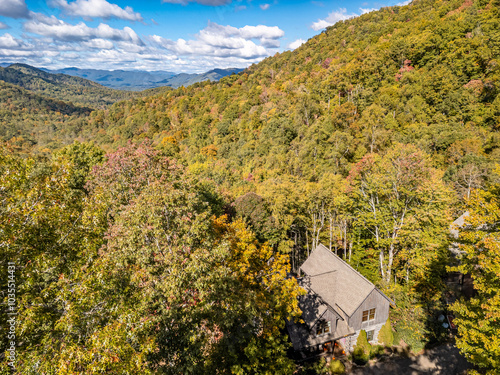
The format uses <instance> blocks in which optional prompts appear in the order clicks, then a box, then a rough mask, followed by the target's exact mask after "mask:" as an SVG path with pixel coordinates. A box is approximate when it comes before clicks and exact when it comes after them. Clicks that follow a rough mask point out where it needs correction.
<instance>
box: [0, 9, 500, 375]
mask: <svg viewBox="0 0 500 375" xmlns="http://www.w3.org/2000/svg"><path fill="white" fill-rule="evenodd" d="M499 64H500V1H499V0H414V1H413V2H412V3H411V4H410V5H407V6H396V7H390V8H383V9H381V10H379V11H374V12H371V13H368V14H364V15H362V16H360V17H357V18H354V19H351V20H347V21H341V22H338V23H337V24H335V25H334V26H332V27H329V28H328V29H327V30H325V31H324V32H322V33H321V34H319V35H317V36H316V37H314V38H312V39H311V40H309V41H308V42H307V43H305V44H304V45H302V46H301V47H299V48H298V49H297V50H295V51H288V52H284V53H282V54H277V55H276V56H273V57H270V58H267V59H266V60H264V61H262V62H261V63H259V64H256V65H253V66H251V67H250V68H248V69H246V70H245V71H244V72H242V73H239V74H238V75H232V76H229V77H225V78H223V79H221V80H220V81H219V82H216V83H210V82H204V83H197V84H194V85H192V86H189V87H187V88H184V87H182V88H179V89H176V90H168V91H163V90H162V91H160V92H153V93H151V95H150V96H144V97H141V98H133V99H130V100H125V101H121V102H118V103H115V104H112V105H110V106H108V107H106V108H104V109H99V110H96V111H93V112H91V113H90V115H88V116H86V114H85V111H86V110H85V109H84V108H80V107H74V106H71V107H68V108H67V109H66V111H67V115H68V120H67V121H68V125H67V127H66V122H64V123H62V124H61V126H55V128H54V134H53V135H52V136H53V137H57V139H59V140H61V141H62V143H65V142H66V141H67V139H68V136H66V135H68V134H69V135H71V136H72V134H74V137H75V139H78V140H80V141H93V142H94V143H78V142H76V143H74V144H72V145H68V146H66V147H65V148H63V149H61V150H59V151H57V152H54V153H53V154H52V155H45V156H30V157H24V158H22V157H19V156H17V155H14V154H15V152H14V151H15V150H14V149H13V148H12V147H13V146H12V145H13V144H12V142H10V143H7V144H6V145H5V146H4V147H3V149H2V153H1V154H0V158H1V159H0V160H1V164H0V168H1V169H0V172H1V173H0V176H1V178H2V179H1V180H0V184H1V185H0V186H1V187H2V189H0V194H1V195H0V199H1V203H2V205H0V215H1V218H2V220H1V221H0V222H2V223H3V224H2V225H3V226H2V227H1V230H2V233H3V238H4V240H2V241H3V242H1V246H2V248H4V249H6V250H5V252H4V253H5V254H6V255H5V259H7V258H8V259H16V262H17V264H19V265H22V266H20V268H21V269H22V272H23V275H24V276H23V277H24V281H23V282H22V283H21V282H20V283H21V284H20V286H19V298H20V307H19V314H20V315H19V316H20V318H19V319H20V321H21V324H22V326H21V327H22V328H21V332H22V335H23V339H22V348H21V349H22V350H21V351H20V352H22V353H23V354H22V355H21V357H20V359H19V364H20V368H22V369H23V371H22V372H21V373H26V374H28V373H33V374H35V373H51V371H53V369H57V371H56V370H54V371H53V373H65V374H73V373H89V374H91V373H99V372H107V373H131V374H147V373H152V374H156V373H158V374H159V373H166V374H170V373H172V374H177V373H179V374H180V373H183V374H185V373H193V374H197V373H200V374H203V373H236V374H245V373H254V374H261V373H268V374H290V373H293V372H294V365H293V363H292V362H291V361H290V360H289V359H288V358H287V356H286V348H287V342H286V338H285V336H284V335H283V332H282V331H281V330H282V329H283V327H284V323H283V322H284V319H285V318H289V319H291V318H293V317H297V316H298V313H299V312H298V310H297V296H298V295H299V294H300V293H302V291H301V290H300V288H298V286H297V284H296V282H295V279H293V278H287V277H286V275H287V272H291V273H292V274H293V273H294V272H295V271H296V270H297V268H298V266H300V264H301V262H302V261H303V260H304V259H305V257H307V255H308V254H309V253H310V251H311V249H313V248H314V247H315V246H316V245H317V244H318V243H319V242H322V243H324V244H325V245H326V246H327V247H329V248H330V249H331V250H332V251H334V252H335V253H337V254H338V255H339V256H341V257H342V258H344V259H345V260H346V261H347V262H349V263H350V264H351V265H352V266H353V267H354V268H355V269H357V270H358V271H360V272H361V273H362V274H363V275H365V276H366V277H367V278H369V279H370V280H371V281H373V282H374V283H375V284H376V285H377V286H378V287H380V288H381V289H382V290H383V291H384V293H385V294H387V295H388V296H390V298H391V299H392V300H393V301H394V302H395V303H396V306H397V307H396V308H394V309H393V310H392V311H391V321H392V327H393V328H394V329H395V332H396V340H397V341H396V342H399V340H400V339H403V340H404V341H405V342H406V343H407V344H409V345H410V347H411V348H412V350H414V351H415V352H418V351H419V350H420V349H422V348H424V347H425V346H426V345H432V344H435V343H439V342H442V341H443V340H446V339H447V338H448V333H447V331H446V330H445V329H444V328H443V327H442V325H441V322H438V320H437V316H439V315H440V314H441V313H442V312H443V311H444V309H445V308H446V306H445V298H444V297H445V294H446V293H448V291H447V289H446V285H445V282H444V280H445V277H446V274H447V272H449V270H450V268H448V267H449V266H456V263H454V261H457V260H456V259H455V260H454V259H452V257H451V253H450V251H449V246H450V241H451V240H450V237H449V228H450V223H451V222H452V221H453V220H454V219H455V218H456V217H458V216H459V215H460V214H461V213H463V212H464V211H465V210H469V212H470V213H471V221H470V222H471V224H473V226H471V227H468V232H466V233H465V234H463V236H462V238H461V239H460V240H458V241H461V242H463V249H464V251H465V255H464V256H463V259H462V263H461V264H460V265H459V268H456V269H460V270H461V271H464V272H465V271H466V272H469V273H472V274H475V280H477V283H476V284H475V288H476V294H475V296H474V298H473V299H471V300H470V301H458V302H457V303H456V304H455V305H454V307H453V309H454V310H455V312H456V314H457V321H461V322H462V323H463V326H462V327H468V328H467V329H468V332H470V334H467V333H468V332H465V331H459V332H460V333H461V335H460V336H459V339H458V340H459V344H458V345H459V347H460V348H461V349H462V350H463V352H464V353H465V354H466V355H467V358H468V359H469V360H470V361H471V362H472V363H474V364H476V365H478V366H482V367H483V368H484V369H485V371H488V370H489V371H495V369H496V368H497V365H498V363H499V362H498V361H499V358H500V353H499V352H498V345H496V344H497V343H498V339H497V336H498V335H497V333H498V330H499V329H500V323H499V321H498V303H497V302H498V285H497V283H498V279H499V278H500V272H499V268H498V265H499V264H500V263H499V262H498V259H500V257H499V252H498V248H499V247H498V239H497V238H496V237H495V235H496V233H497V232H498V229H497V228H496V227H497V226H498V215H499V209H498V206H499V204H498V193H499V188H498V181H499V177H498V176H499V174H498V173H499V172H498V169H495V168H496V165H497V164H498V163H499V161H500V160H499V159H500V136H499V134H498V128H499V126H500V96H499V87H500V86H499V85H500V65H499ZM30 82H31V81H30ZM5 87H6V89H9V90H11V91H12V90H14V88H13V87H11V86H9V85H7V86H5ZM30 88H31V89H32V87H31V86H30ZM6 92H7V91H6ZM12 95H13V97H14V96H15V95H14V94H12ZM47 105H48V104H47ZM20 107H21V105H20V104H19V105H16V104H15V103H14V104H13V108H12V110H15V111H21V113H24V112H23V111H24V110H22V109H18V108H20ZM50 108H51V109H50V110H51V111H54V110H55V109H56V107H50ZM57 108H59V107H57ZM81 111H83V112H81ZM59 112H61V111H59ZM56 113H57V111H56ZM61 113H65V112H64V111H63V112H61ZM81 116H86V117H85V121H84V123H83V124H82V122H81V121H82V117H81ZM70 119H71V120H70ZM47 121H53V120H49V119H48V120H47ZM69 123H71V124H69ZM73 124H78V125H73ZM5 129H7V130H6V131H8V127H6V128H5ZM62 135H64V136H62ZM35 149H36V147H35ZM105 152H108V154H107V155H105ZM12 170H15V171H17V176H19V177H13V174H12V173H10V171H12ZM495 171H496V172H495ZM481 223H488V224H489V225H488V226H482V225H481ZM479 229H480V231H479ZM483 232H484V233H483ZM485 233H486V234H485ZM482 241H483V242H482ZM495 241H496V242H495ZM478 248H480V249H485V252H482V250H481V251H479V250H478ZM3 260H4V259H3ZM4 264H6V262H2V267H6V266H4ZM480 270H485V271H484V272H481V271H480ZM2 272H5V273H6V272H7V271H6V270H4V269H2ZM486 304H487V305H488V307H489V309H490V310H491V311H492V313H491V314H485V313H484V312H482V313H481V312H480V311H481V306H486ZM481 314H482V315H481ZM466 323H467V324H466ZM463 329H465V328H460V327H459V330H463ZM478 337H480V339H478ZM483 344H484V345H483ZM484 347H487V348H489V349H488V350H489V351H487V352H486V353H485V350H484V349H482V348H484ZM4 350H5V348H3V347H2V351H4Z"/></svg>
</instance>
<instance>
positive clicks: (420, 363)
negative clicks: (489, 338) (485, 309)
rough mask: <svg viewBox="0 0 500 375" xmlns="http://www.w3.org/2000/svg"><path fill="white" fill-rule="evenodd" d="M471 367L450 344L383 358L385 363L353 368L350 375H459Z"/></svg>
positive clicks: (379, 362)
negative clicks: (417, 352)
mask: <svg viewBox="0 0 500 375" xmlns="http://www.w3.org/2000/svg"><path fill="white" fill-rule="evenodd" d="M471 367H472V366H471V365H470V364H469V363H468V362H467V361H466V360H465V358H464V357H463V356H461V355H460V353H459V352H458V349H457V348H456V347H455V346H454V345H452V344H446V345H442V346H439V347H436V348H434V349H430V350H426V351H425V353H424V354H420V355H418V356H410V357H407V358H405V357H392V358H385V361H378V362H375V363H369V364H367V365H366V366H364V367H362V368H361V367H360V368H353V369H352V370H351V371H350V372H349V374H351V375H382V374H384V375H385V374H397V375H420V374H433V375H461V374H465V371H466V370H467V369H468V368H471Z"/></svg>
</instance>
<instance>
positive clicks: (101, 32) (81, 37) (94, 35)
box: [24, 13, 143, 45]
mask: <svg viewBox="0 0 500 375" xmlns="http://www.w3.org/2000/svg"><path fill="white" fill-rule="evenodd" d="M24 29H25V30H26V31H28V32H30V33H34V34H38V35H43V36H46V37H50V38H54V39H56V40H61V41H66V42H81V41H89V40H92V39H108V40H112V41H125V42H132V43H135V44H137V45H142V44H143V42H142V40H141V39H140V38H139V36H138V35H137V34H136V33H135V31H134V30H132V29H131V28H130V27H128V26H127V27H124V28H123V29H122V30H120V29H114V28H112V27H111V26H109V25H107V24H104V23H101V24H99V26H97V27H94V28H93V27H89V26H87V25H86V24H85V23H83V22H80V23H78V24H76V25H72V24H69V23H66V22H64V21H61V20H59V19H57V18H56V17H55V16H50V17H48V16H45V15H43V14H40V13H32V18H31V19H30V20H28V21H27V22H26V23H25V24H24Z"/></svg>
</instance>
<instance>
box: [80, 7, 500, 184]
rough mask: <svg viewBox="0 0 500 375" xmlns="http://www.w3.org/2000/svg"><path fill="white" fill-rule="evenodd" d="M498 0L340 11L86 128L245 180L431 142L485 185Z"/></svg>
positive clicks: (312, 170) (315, 171) (497, 109)
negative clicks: (303, 32) (280, 46)
mask: <svg viewBox="0 0 500 375" xmlns="http://www.w3.org/2000/svg"><path fill="white" fill-rule="evenodd" d="M498 3H499V2H498V0H491V1H485V0H476V1H471V0H465V1H464V0H449V1H444V0H438V1H433V0H415V1H414V2H413V3H411V4H410V5H408V6H403V7H397V6H396V7H391V8H383V9H381V10H380V11H375V12H371V13H369V14H365V15H362V16H360V17H358V18H355V19H351V20H348V21H343V22H342V21H341V22H338V23H337V24H336V25H334V26H332V27H329V28H328V29H327V30H326V31H325V32H323V33H321V34H319V35H318V36H316V37H314V38H312V39H311V40H309V41H308V42H307V43H306V44H304V45H303V46H301V47H300V48H298V49H297V50H295V51H293V52H290V51H287V52H284V53H282V54H280V55H277V56H274V57H270V58H268V59H266V60H264V61H263V62H261V63H259V64H256V65H254V66H252V67H250V68H249V69H247V70H246V71H245V72H243V73H240V74H239V75H235V76H231V77H226V78H223V79H221V81H220V82H218V83H202V84H196V85H194V86H191V87H188V88H180V89H177V90H173V91H171V92H166V93H164V94H160V95H157V96H152V97H150V98H147V99H145V100H133V101H127V102H122V103H119V104H115V105H114V106H113V107H112V108H110V110H109V111H106V112H95V113H94V114H93V115H92V118H91V122H90V124H89V127H88V128H86V129H85V132H86V137H89V138H96V139H98V140H99V142H101V143H102V144H107V145H108V147H116V146H118V145H122V144H125V142H126V140H128V139H136V140H140V139H143V138H145V137H149V138H152V139H154V140H155V142H157V143H158V144H159V143H161V142H163V144H167V146H168V145H171V146H168V147H170V149H171V150H173V151H172V152H175V155H176V156H177V157H180V158H183V159H185V160H187V162H188V163H190V164H196V165H197V167H196V168H197V170H198V172H199V173H202V174H203V173H205V174H207V175H209V176H211V177H212V178H214V179H216V180H218V181H221V183H226V184H227V186H231V187H232V188H234V187H235V186H242V187H244V186H247V187H244V188H243V189H244V190H247V189H251V186H252V184H253V183H252V182H251V181H249V177H248V176H249V175H252V176H253V179H254V180H258V181H264V180H267V179H269V178H272V177H273V176H282V175H292V176H296V177H299V178H303V179H305V180H309V181H316V180H318V179H319V178H321V177H322V176H323V175H325V174H326V173H333V174H341V175H344V176H345V175H347V173H348V172H349V171H350V169H351V167H352V165H353V164H354V163H356V162H357V161H359V160H360V159H361V158H362V157H363V156H364V155H366V154H367V153H368V152H374V153H384V152H385V150H387V149H388V148H390V147H391V145H393V144H394V143H396V142H401V143H411V144H414V145H416V146H418V147H419V148H421V149H422V150H424V151H425V152H427V153H428V154H429V155H430V156H431V157H432V161H433V164H434V165H435V166H436V167H438V168H441V169H442V170H443V171H444V172H446V176H445V177H446V178H447V179H448V180H450V181H453V182H454V183H455V187H456V188H457V190H459V191H460V189H461V188H460V184H461V183H463V184H465V183H467V182H466V181H462V182H460V181H458V179H460V178H461V177H460V176H461V173H462V172H463V173H462V174H464V173H465V172H464V171H467V170H471V169H473V170H476V169H477V170H478V171H479V172H478V173H477V176H476V177H477V178H476V181H475V182H474V184H476V185H481V184H482V183H484V180H485V178H486V176H487V171H488V170H489V168H490V163H491V162H492V161H494V160H498V158H499V156H500V150H499V146H500V143H499V142H500V139H499V136H498V133H497V130H498V126H499V120H500V97H499V96H498V90H499V85H500V82H499V79H500V64H499V63H500V61H499V58H500V22H499V7H498ZM97 129H99V134H97V133H96V132H97ZM103 129H104V130H103ZM464 168H465V169H464ZM467 168H468V169H467ZM464 178H465V179H467V178H468V177H464ZM250 180H252V179H250Z"/></svg>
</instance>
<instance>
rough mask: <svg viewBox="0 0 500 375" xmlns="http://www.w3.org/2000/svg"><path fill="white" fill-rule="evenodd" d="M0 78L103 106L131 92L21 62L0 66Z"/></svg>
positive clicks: (58, 97) (42, 92)
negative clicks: (53, 72)
mask: <svg viewBox="0 0 500 375" xmlns="http://www.w3.org/2000/svg"><path fill="white" fill-rule="evenodd" d="M0 80H2V81H5V82H7V83H12V84H14V85H18V86H21V87H23V88H25V89H27V90H30V91H33V92H35V93H37V94H39V95H43V96H47V97H49V98H52V99H56V100H64V101H67V102H71V103H73V104H76V105H83V106H90V107H92V108H104V107H105V106H106V105H108V104H112V103H115V102H116V101H118V100H123V99H128V98H132V97H133V96H134V94H133V93H129V92H126V91H118V90H113V89H109V88H107V87H104V86H101V85H99V84H98V83H95V82H92V81H89V80H86V79H83V78H79V77H72V76H68V75H65V74H51V73H47V72H44V71H43V70H40V69H37V68H34V67H32V66H29V65H25V64H13V65H10V66H9V67H7V68H0Z"/></svg>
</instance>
